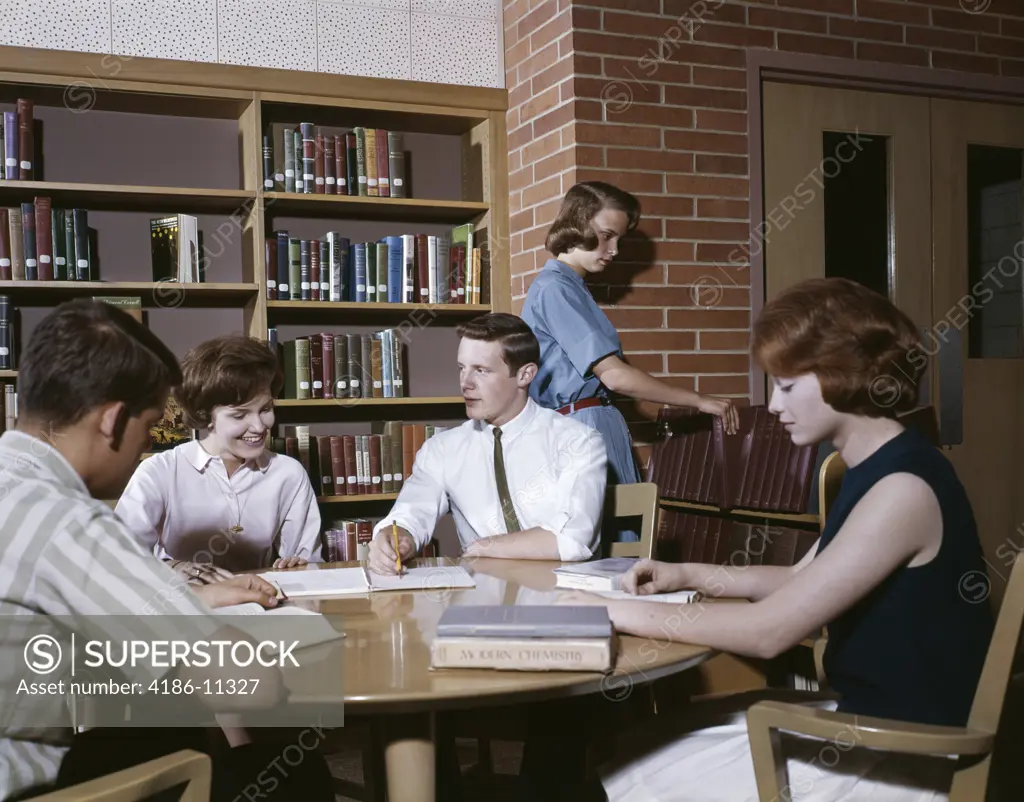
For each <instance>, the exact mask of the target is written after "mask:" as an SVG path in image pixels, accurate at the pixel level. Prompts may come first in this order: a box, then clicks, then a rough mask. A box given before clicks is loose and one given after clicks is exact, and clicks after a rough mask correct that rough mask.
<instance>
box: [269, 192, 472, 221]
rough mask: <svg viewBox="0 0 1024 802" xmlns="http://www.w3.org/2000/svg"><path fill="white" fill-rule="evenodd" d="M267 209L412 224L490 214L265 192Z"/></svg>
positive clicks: (434, 204) (460, 205) (461, 207)
mask: <svg viewBox="0 0 1024 802" xmlns="http://www.w3.org/2000/svg"><path fill="white" fill-rule="evenodd" d="M261 197H262V198H263V208H264V209H265V210H266V211H267V212H272V213H273V214H294V215H302V216H303V217H339V216H344V217H346V218H349V219H362V220H365V219H372V220H401V221H408V222H410V223H464V222H466V221H467V220H470V219H472V218H474V217H479V216H481V215H483V214H486V213H487V212H488V211H489V210H490V208H491V207H490V204H487V203H479V202H476V201H450V200H429V199H424V198H373V197H369V196H365V197H364V196H360V195H307V194H304V193H298V192H264V193H262V196H261Z"/></svg>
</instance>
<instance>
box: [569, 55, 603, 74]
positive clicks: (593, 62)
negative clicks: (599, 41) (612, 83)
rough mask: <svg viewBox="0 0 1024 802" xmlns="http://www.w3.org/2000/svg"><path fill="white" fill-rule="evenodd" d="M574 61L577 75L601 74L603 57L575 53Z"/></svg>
mask: <svg viewBox="0 0 1024 802" xmlns="http://www.w3.org/2000/svg"><path fill="white" fill-rule="evenodd" d="M572 63H573V66H574V67H575V72H576V74H577V75H601V74H602V73H601V57H600V56H584V55H582V54H580V53H573V56H572Z"/></svg>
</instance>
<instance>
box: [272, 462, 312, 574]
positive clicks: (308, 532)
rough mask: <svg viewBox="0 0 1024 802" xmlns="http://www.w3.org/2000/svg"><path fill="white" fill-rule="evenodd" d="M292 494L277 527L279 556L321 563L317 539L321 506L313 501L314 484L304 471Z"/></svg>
mask: <svg viewBox="0 0 1024 802" xmlns="http://www.w3.org/2000/svg"><path fill="white" fill-rule="evenodd" d="M299 478H300V481H299V482H298V488H297V489H296V491H295V493H294V495H293V496H292V500H291V503H290V504H289V505H288V510H287V512H285V517H284V521H283V522H282V524H281V530H280V546H279V548H278V556H280V557H302V558H303V559H305V560H307V561H309V562H311V563H318V562H323V554H322V553H321V548H320V547H321V541H320V523H321V522H320V508H319V507H318V506H317V503H316V494H315V493H314V492H313V485H312V484H311V483H310V482H309V480H308V479H307V478H306V476H305V474H303V475H302V476H301V477H299Z"/></svg>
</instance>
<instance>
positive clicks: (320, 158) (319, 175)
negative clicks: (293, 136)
mask: <svg viewBox="0 0 1024 802" xmlns="http://www.w3.org/2000/svg"><path fill="white" fill-rule="evenodd" d="M313 144H314V146H315V150H314V154H313V158H314V159H316V161H315V162H314V163H313V181H314V188H313V192H314V193H315V194H317V195H323V194H325V193H326V191H327V190H326V181H325V179H324V176H325V173H326V169H325V165H324V156H325V148H324V135H323V134H321V133H320V129H319V128H318V129H317V131H316V137H315V138H314V140H313Z"/></svg>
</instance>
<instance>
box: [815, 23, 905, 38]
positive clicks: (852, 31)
mask: <svg viewBox="0 0 1024 802" xmlns="http://www.w3.org/2000/svg"><path fill="white" fill-rule="evenodd" d="M828 32H829V33H830V34H832V35H833V36H842V37H844V38H846V39H877V40H879V41H881V42H902V41H903V26H902V25H890V24H889V23H888V22H865V21H864V20H852V19H841V18H839V17H832V18H830V19H829V21H828Z"/></svg>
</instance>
